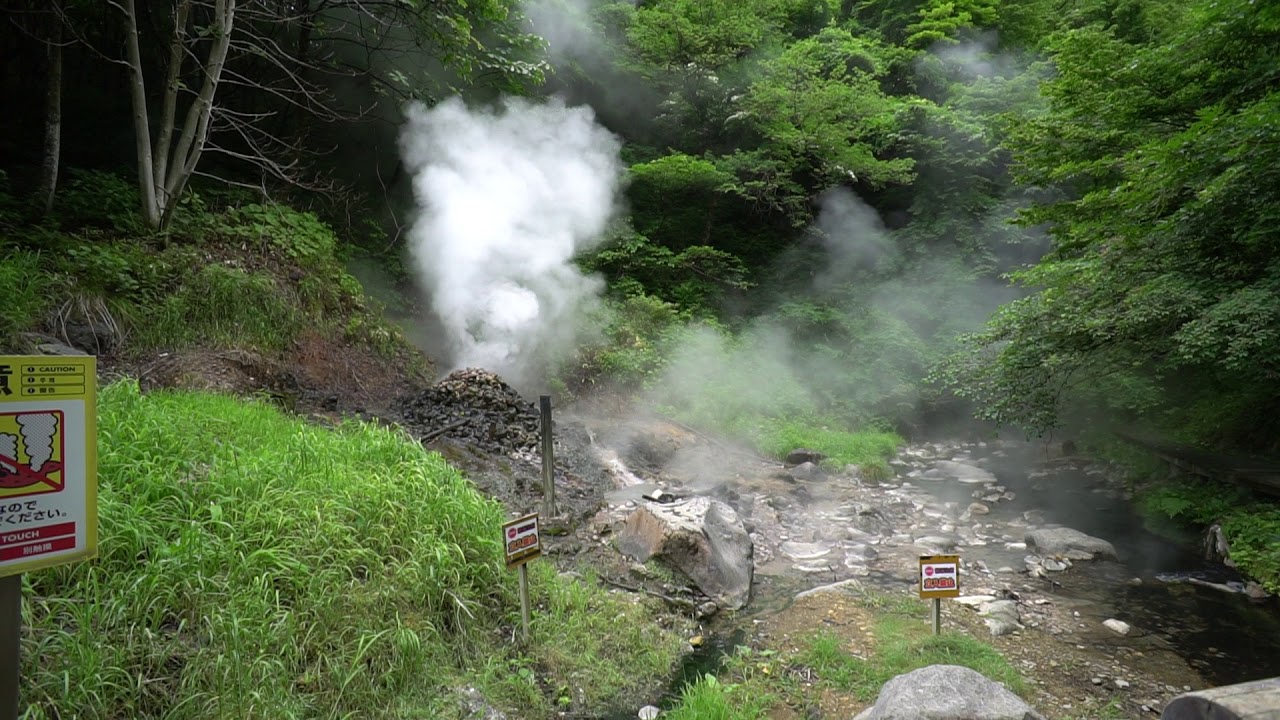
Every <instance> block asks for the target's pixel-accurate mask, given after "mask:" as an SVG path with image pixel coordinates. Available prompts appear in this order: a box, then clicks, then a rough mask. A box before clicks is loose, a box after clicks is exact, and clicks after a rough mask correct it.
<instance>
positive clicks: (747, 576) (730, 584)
mask: <svg viewBox="0 0 1280 720" xmlns="http://www.w3.org/2000/svg"><path fill="white" fill-rule="evenodd" d="M616 540H617V544H618V550H620V551H621V552H623V553H624V554H626V555H629V556H631V557H633V558H635V559H636V560H637V561H639V562H644V561H646V560H648V559H649V558H651V557H655V556H656V557H660V558H662V559H663V560H666V561H667V562H669V563H671V564H672V565H674V566H675V567H676V568H679V569H680V571H681V572H683V573H684V574H685V575H688V576H689V579H690V580H692V581H693V582H694V584H696V585H697V586H698V589H699V590H701V591H702V592H703V593H705V594H706V595H707V597H710V598H711V599H712V600H715V601H716V604H717V605H719V606H720V607H722V608H727V609H730V610H739V609H741V608H742V607H743V606H745V605H746V604H747V600H748V599H749V598H750V597H751V569H752V563H751V547H752V546H751V537H750V536H749V535H748V534H747V530H746V528H745V527H743V525H742V519H741V518H739V517H738V513H736V512H734V510H733V508H731V507H729V506H728V505H727V504H725V503H723V502H721V501H719V500H712V499H711V498H706V497H695V498H690V499H688V500H681V501H678V502H674V503H671V504H669V505H645V506H643V507H640V508H638V509H636V511H635V512H633V513H631V514H630V515H628V516H627V517H626V519H625V520H623V521H622V523H621V527H620V528H619V529H618V531H617V533H616Z"/></svg>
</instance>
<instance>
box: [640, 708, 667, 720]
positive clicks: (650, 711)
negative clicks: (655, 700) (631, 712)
mask: <svg viewBox="0 0 1280 720" xmlns="http://www.w3.org/2000/svg"><path fill="white" fill-rule="evenodd" d="M661 712H662V711H661V710H659V709H658V708H657V707H656V706H654V705H645V706H644V707H642V708H640V712H638V713H636V717H638V718H640V720H653V719H654V718H656V717H658V714H659V713H661Z"/></svg>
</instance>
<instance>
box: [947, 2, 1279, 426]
mask: <svg viewBox="0 0 1280 720" xmlns="http://www.w3.org/2000/svg"><path fill="white" fill-rule="evenodd" d="M1278 28H1280V13H1277V11H1276V9H1275V8H1274V7H1272V6H1270V5H1265V6H1264V5H1259V4H1256V3H1249V2H1246V1H1244V0H1240V1H1238V2H1226V3H1209V2H1205V3H1198V4H1196V5H1195V6H1194V7H1193V8H1192V9H1190V10H1189V11H1188V12H1186V13H1185V14H1183V15H1182V16H1180V17H1179V18H1178V22H1177V24H1175V25H1174V26H1173V27H1172V28H1170V29H1169V30H1168V31H1167V36H1165V37H1162V38H1161V41H1160V42H1158V43H1151V44H1147V43H1138V42H1134V41H1132V40H1129V39H1126V38H1124V37H1121V36H1120V35H1119V34H1118V33H1117V32H1116V31H1115V30H1114V29H1113V28H1111V27H1102V26H1100V25H1087V26H1085V27H1081V28H1075V29H1070V30H1066V31H1063V32H1062V33H1060V34H1059V35H1057V36H1055V37H1054V38H1053V40H1052V41H1051V42H1050V47H1051V48H1052V50H1053V51H1054V55H1055V59H1056V64H1057V68H1058V76H1057V78H1056V79H1054V80H1053V81H1052V82H1051V83H1049V84H1048V86H1047V88H1046V94H1047V95H1048V96H1049V98H1050V101H1051V103H1052V108H1051V112H1050V113H1049V114H1048V115H1046V116H1044V117H1043V118H1041V119H1039V120H1036V121H1034V122H1030V123H1027V124H1026V125H1025V126H1024V127H1022V128H1021V129H1019V130H1018V131H1017V132H1016V133H1015V134H1014V138H1013V142H1014V144H1015V147H1017V148H1018V155H1019V158H1020V160H1021V162H1022V164H1023V170H1022V176H1023V180H1024V181H1026V182H1032V183H1046V184H1048V183H1053V184H1057V185H1059V186H1062V187H1064V189H1069V190H1071V191H1074V193H1073V194H1072V195H1069V196H1065V197H1062V198H1061V199H1060V200H1058V201H1055V202H1052V203H1048V204H1045V205H1043V206H1040V207H1038V208H1036V209H1035V210H1034V211H1031V212H1029V213H1027V215H1026V221H1027V222H1046V223H1052V224H1053V234H1054V236H1055V249H1054V252H1053V253H1051V254H1050V255H1049V256H1048V257H1046V258H1045V259H1044V260H1043V261H1042V262H1041V263H1040V264H1038V265H1037V266H1036V267H1034V268H1032V269H1028V270H1024V271H1020V272H1018V273H1015V275H1014V278H1015V279H1016V280H1017V281H1018V282H1019V283H1021V284H1022V285H1024V286H1026V287H1028V288H1034V289H1036V292H1035V294H1034V295H1032V296H1030V297H1028V298H1026V299H1024V300H1020V301H1018V302H1016V303H1013V304H1010V305H1009V306H1007V307H1006V308H1004V309H1003V310H1002V311H1001V312H1000V313H999V314H997V315H996V316H995V317H994V318H993V320H992V321H991V323H990V324H989V325H988V327H987V329H986V330H985V331H983V332H982V333H979V334H977V335H974V336H972V337H971V338H969V341H968V349H967V350H965V351H964V354H963V355H961V356H957V357H954V358H952V360H951V362H950V363H949V364H948V365H947V366H945V367H944V368H943V369H942V371H941V377H943V378H944V379H946V380H947V381H949V383H950V384H951V385H952V387H954V388H956V390H957V391H958V392H960V393H962V394H966V395H968V396H970V397H973V398H974V399H976V400H977V401H978V402H979V406H980V407H981V408H982V411H983V414H984V415H985V416H987V417H990V418H992V419H994V420H997V421H1000V422H1013V423H1020V424H1025V425H1027V426H1029V427H1030V428H1032V429H1033V430H1042V429H1044V428H1047V427H1049V426H1051V425H1053V424H1055V423H1057V422H1059V421H1060V419H1061V411H1062V409H1063V407H1064V404H1065V403H1066V402H1067V401H1068V400H1069V399H1087V398H1089V397H1090V393H1089V392H1088V388H1090V387H1096V386H1097V383H1099V382H1100V381H1101V380H1102V379H1104V378H1111V377H1125V376H1127V377H1133V378H1148V379H1150V380H1151V381H1152V382H1154V383H1155V385H1156V386H1158V387H1160V388H1161V391H1162V392H1161V401H1162V402H1160V406H1159V408H1158V410H1159V412H1160V413H1161V414H1162V417H1161V420H1162V421H1163V422H1165V423H1167V424H1169V425H1171V426H1174V425H1177V424H1178V422H1179V419H1180V418H1181V417H1183V416H1184V414H1183V413H1182V412H1180V411H1179V409H1178V406H1179V405H1183V406H1186V405H1191V406H1194V405H1196V398H1197V395H1199V396H1200V397H1204V396H1208V395H1216V396H1217V397H1219V398H1221V399H1222V400H1223V402H1225V403H1228V404H1231V403H1233V402H1235V400H1236V399H1237V398H1241V397H1248V398H1253V399H1255V400H1256V402H1257V403H1261V404H1260V405H1255V407H1256V408H1257V409H1261V408H1263V407H1268V406H1269V405H1268V402H1267V401H1265V400H1264V398H1265V397H1266V396H1271V397H1275V396H1276V393H1275V388H1276V386H1275V383H1276V382H1277V378H1278V377H1280V376H1278V375H1277V374H1276V372H1275V368H1274V367H1272V366H1273V358H1274V357H1275V356H1276V352H1277V351H1278V350H1280V346H1278V345H1277V342H1278V341H1280V336H1277V334H1276V333H1275V332H1274V327H1273V326H1274V325H1275V323H1276V320H1277V319H1278V315H1280V296H1278V295H1277V289H1278V288H1280V285H1278V283H1280V280H1278V279H1277V278H1280V275H1277V267H1280V266H1277V264H1276V262H1275V259H1274V257H1273V256H1275V254H1276V251H1277V248H1278V247H1280V246H1278V245H1277V240H1280V234H1277V232H1276V231H1275V230H1274V229H1273V228H1274V227H1275V219H1276V212H1277V211H1276V208H1277V207H1280V196H1277V195H1276V193H1275V192H1274V190H1275V188H1277V187H1280V185H1278V184H1277V179H1278V178H1277V176H1276V172H1277V171H1276V167H1277V162H1278V161H1280V155H1278V154H1277V153H1280V142H1277V136H1276V128H1277V124H1276V122H1275V119H1276V118H1277V117H1280V105H1278V103H1280V94H1277V92H1276V84H1275V80H1276V77H1277V76H1276V71H1275V62H1276V60H1277V59H1278V58H1280V56H1277V51H1276V50H1275V48H1274V47H1273V46H1272V45H1271V44H1268V43H1264V42H1261V38H1262V37H1263V36H1264V35H1265V34H1267V33H1270V32H1274V31H1275V30H1276V29H1278ZM1191 378H1195V381H1194V382H1189V381H1190V379H1191ZM1135 382H1136V380H1135ZM1189 387H1194V388H1197V389H1199V390H1201V391H1202V393H1196V392H1191V391H1188V388H1189ZM1264 388H1265V389H1264ZM1271 416H1272V417H1274V415H1273V414H1272V415H1271ZM1233 425H1234V426H1233ZM1268 433H1270V429H1265V428H1244V427H1240V426H1239V423H1238V422H1236V423H1231V424H1229V425H1227V426H1224V427H1221V428H1219V429H1218V430H1217V431H1216V432H1214V433H1212V434H1211V435H1207V436H1202V437H1201V438H1199V439H1200V440H1203V441H1209V440H1220V441H1227V442H1235V443H1244V444H1248V443H1250V442H1252V440H1251V438H1261V437H1263V436H1265V435H1266V434H1268Z"/></svg>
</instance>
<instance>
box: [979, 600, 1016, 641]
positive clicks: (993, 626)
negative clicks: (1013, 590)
mask: <svg viewBox="0 0 1280 720" xmlns="http://www.w3.org/2000/svg"><path fill="white" fill-rule="evenodd" d="M978 614H979V615H982V616H984V617H983V622H985V623H986V624H987V628H988V629H989V630H991V634H992V635H994V636H996V637H1000V636H1002V635H1008V634H1009V633H1011V632H1013V631H1014V630H1021V629H1022V623H1021V622H1019V621H1018V603H1016V602H1014V601H1012V600H997V601H995V602H990V603H987V604H986V605H983V606H982V609H981V610H979V611H978Z"/></svg>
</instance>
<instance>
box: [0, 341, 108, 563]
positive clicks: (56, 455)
mask: <svg viewBox="0 0 1280 720" xmlns="http://www.w3.org/2000/svg"><path fill="white" fill-rule="evenodd" d="M96 389H97V363H96V362H95V358H92V357H46V356H0V577H4V576H8V575H17V574H20V573H25V572H29V571H31V570H38V569H40V568H46V567H52V566H54V565H62V564H64V563H70V562H75V561H77V560H86V559H89V558H91V557H93V556H94V555H95V554H96V553H97V544H98V503H97V489H98V488H97V476H98V473H97V447H98V446H97V428H96V422H95V421H96V415H97V407H96V404H95V402H96V399H95V391H96Z"/></svg>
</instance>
